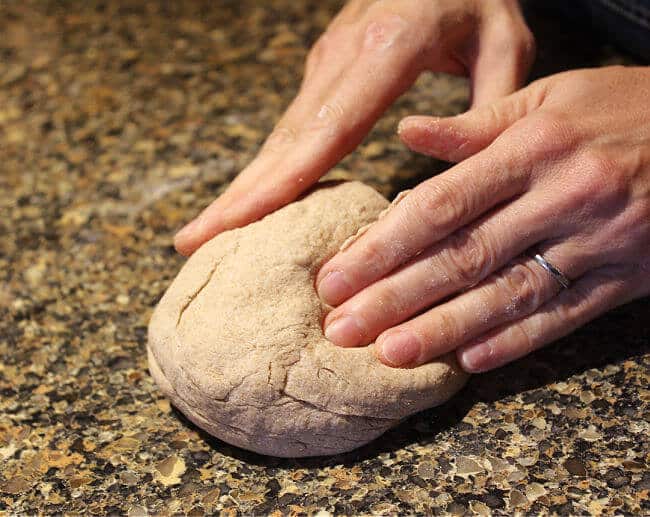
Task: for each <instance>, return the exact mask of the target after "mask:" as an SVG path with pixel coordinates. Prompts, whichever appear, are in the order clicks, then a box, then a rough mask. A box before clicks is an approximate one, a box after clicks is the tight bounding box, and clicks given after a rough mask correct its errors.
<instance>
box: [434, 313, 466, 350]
mask: <svg viewBox="0 0 650 517" xmlns="http://www.w3.org/2000/svg"><path fill="white" fill-rule="evenodd" d="M436 320H437V321H436V322H435V325H434V326H433V328H435V329H436V334H437V340H436V341H437V343H440V344H442V345H443V346H444V348H450V347H454V346H456V345H460V344H461V343H460V340H461V338H462V332H461V331H460V326H459V324H458V320H457V319H456V318H455V317H454V316H452V315H451V314H449V312H448V311H446V310H442V309H441V310H440V311H439V312H438V315H437V318H436Z"/></svg>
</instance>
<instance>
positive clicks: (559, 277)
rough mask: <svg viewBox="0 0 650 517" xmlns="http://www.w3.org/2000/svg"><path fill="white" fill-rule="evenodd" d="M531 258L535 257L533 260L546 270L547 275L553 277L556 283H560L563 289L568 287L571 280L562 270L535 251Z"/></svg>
mask: <svg viewBox="0 0 650 517" xmlns="http://www.w3.org/2000/svg"><path fill="white" fill-rule="evenodd" d="M533 258H534V259H535V262H537V263H538V264H539V265H540V266H542V267H543V268H544V269H545V270H546V271H548V274H549V275H551V276H552V277H553V278H555V280H556V281H557V283H558V284H560V285H561V286H562V288H564V289H568V288H569V286H570V285H571V281H570V280H569V279H568V278H567V277H566V275H565V274H564V273H562V271H560V270H559V269H558V268H556V267H555V266H554V265H553V264H551V263H550V262H549V261H548V260H546V259H545V258H544V257H542V256H541V255H540V254H539V253H535V254H534V255H533Z"/></svg>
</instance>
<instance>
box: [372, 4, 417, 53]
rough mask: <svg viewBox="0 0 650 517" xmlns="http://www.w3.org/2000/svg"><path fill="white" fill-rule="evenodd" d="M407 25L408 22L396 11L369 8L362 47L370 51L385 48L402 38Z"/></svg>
mask: <svg viewBox="0 0 650 517" xmlns="http://www.w3.org/2000/svg"><path fill="white" fill-rule="evenodd" d="M377 7H379V6H377ZM408 27H409V24H408V22H407V21H406V20H405V19H404V18H402V17H401V16H400V15H398V14H396V13H391V12H386V11H385V10H383V9H377V10H374V9H370V10H369V11H368V22H367V24H366V26H365V30H364V35H363V48H364V49H365V50H370V51H376V50H386V49H388V48H390V47H392V46H393V45H394V44H395V43H396V42H397V41H398V40H402V39H404V36H405V35H406V34H407V29H408Z"/></svg>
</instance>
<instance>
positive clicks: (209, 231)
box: [174, 0, 534, 255]
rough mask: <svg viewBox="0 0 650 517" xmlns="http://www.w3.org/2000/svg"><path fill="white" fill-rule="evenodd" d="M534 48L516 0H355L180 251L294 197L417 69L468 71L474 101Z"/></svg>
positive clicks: (516, 72)
mask: <svg viewBox="0 0 650 517" xmlns="http://www.w3.org/2000/svg"><path fill="white" fill-rule="evenodd" d="M533 46H534V45H533V38H532V36H531V33H530V31H529V30H528V28H527V27H526V25H525V22H524V21H523V18H522V16H521V13H520V11H519V6H518V2H517V1H516V0H491V1H489V2H485V1H484V0H445V1H443V0H380V1H370V0H353V1H351V2H350V3H348V4H347V5H346V6H345V8H344V9H343V10H342V11H341V12H340V13H339V14H338V15H337V16H336V18H335V19H334V21H333V22H332V24H331V25H330V26H329V28H328V29H327V31H326V32H325V33H324V34H323V35H322V37H321V38H320V39H319V40H318V41H317V42H316V44H315V45H314V47H313V48H312V50H311V52H310V53H309V56H308V59H307V65H306V70H305V77H304V80H303V84H302V86H301V89H300V92H299V94H298V96H297V97H296V98H295V100H294V101H293V102H292V104H291V105H290V106H289V108H288V109H287V111H286V113H285V114H284V116H283V117H282V119H281V120H280V122H279V123H278V124H277V126H276V127H275V129H274V130H273V132H272V133H271V135H270V136H269V137H268V139H267V140H266V142H265V144H264V146H263V147H262V149H261V151H260V153H259V154H258V156H257V157H256V158H255V159H254V160H253V162H252V163H251V164H250V165H249V166H248V167H246V168H245V169H244V170H243V171H242V172H241V174H239V176H238V177H237V178H236V179H235V181H233V183H232V185H231V186H230V187H229V188H228V190H227V191H226V192H225V193H224V194H223V195H222V196H221V197H219V198H218V199H217V200H216V201H214V202H213V203H212V204H211V205H210V206H209V207H208V208H206V209H205V210H204V211H203V213H201V215H199V216H198V217H197V218H196V219H195V220H194V221H192V222H191V223H190V224H188V225H187V226H186V227H185V228H183V229H182V230H181V231H180V232H179V233H178V234H177V235H176V238H175V241H174V244H175V246H176V249H177V250H178V251H179V252H180V253H182V254H184V255H189V254H191V253H193V252H194V251H195V250H196V249H197V248H198V247H199V246H200V245H201V244H202V243H204V242H205V241H207V240H208V239H210V238H212V237H213V236H215V235H216V234H218V233H220V232H223V231H224V230H228V229H231V228H235V227H239V226H244V225H246V224H248V223H250V222H252V221H254V220H256V219H259V218H261V217H263V216H264V215H266V214H267V213H269V212H272V211H273V210H275V209H277V208H279V207H281V206H283V205H285V204H287V203H290V202H291V201H293V200H294V199H295V198H296V197H298V195H300V194H301V193H302V192H303V191H305V190H306V189H308V188H309V187H310V186H311V185H312V184H314V183H315V182H316V181H318V179H319V178H320V177H321V176H322V175H323V174H325V173H326V172H327V170H328V169H330V168H331V167H332V166H333V165H335V164H336V163H337V162H338V161H339V160H341V159H342V158H343V157H344V156H345V155H346V154H348V153H349V152H351V151H352V150H353V149H354V148H355V147H356V146H357V145H358V144H359V143H360V142H361V140H363V138H364V136H365V135H366V134H367V133H368V131H369V130H370V129H371V127H372V126H373V125H374V123H375V122H376V120H377V119H378V118H379V117H380V116H381V114H382V113H383V112H384V111H385V110H386V108H387V107H388V106H389V105H390V104H391V103H392V102H393V101H394V100H395V99H396V98H397V97H398V96H399V95H401V94H402V93H403V92H404V91H405V90H407V89H408V88H409V87H410V86H411V85H412V84H413V82H414V81H415V79H416V78H417V77H418V75H419V74H420V73H421V72H423V71H425V70H433V71H440V72H449V73H453V74H469V75H470V77H471V81H472V93H473V104H474V105H477V106H478V105H482V104H486V103H488V102H491V101H493V100H495V99H496V98H498V97H500V96H503V95H507V94H509V93H511V92H513V91H515V90H516V89H517V88H518V87H520V86H521V84H522V83H523V81H524V79H525V77H526V74H527V72H528V68H529V65H530V63H531V62H532V59H533V53H534V51H533Z"/></svg>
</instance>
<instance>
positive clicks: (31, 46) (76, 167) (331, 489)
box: [0, 0, 650, 516]
mask: <svg viewBox="0 0 650 517" xmlns="http://www.w3.org/2000/svg"><path fill="white" fill-rule="evenodd" d="M337 7H338V6H337V4H336V3H335V2H328V1H324V2H323V1H319V2H317V1H309V2H290V1H273V2H252V1H246V2H240V1H220V2H207V1H206V2H197V1H186V2H154V1H149V2H144V1H140V0H134V1H129V2H118V1H113V0H108V1H105V2H95V1H92V2H61V1H27V2H25V1H18V0H16V1H12V0H9V1H5V2H2V3H0V34H1V35H2V37H1V38H0V216H1V217H0V358H1V359H0V393H1V399H0V511H3V510H4V511H9V512H16V513H21V512H25V513H35V512H44V513H57V512H66V513H69V514H76V513H108V514H128V515H133V516H135V515H144V514H146V513H149V514H160V515H165V514H176V513H178V514H189V515H202V514H204V513H209V512H215V511H224V512H225V513H226V514H229V515H236V514H251V513H255V514H267V513H273V514H275V515H279V514H280V513H281V514H292V515H298V514H314V513H316V512H317V511H319V510H325V511H327V512H332V513H344V514H355V513H370V512H372V513H377V514H394V513H412V512H424V513H427V512H428V513H432V512H434V513H445V512H446V513H450V514H463V513H468V514H473V513H478V514H489V513H513V512H515V511H521V512H542V513H547V512H557V513H562V514H569V513H573V514H576V513H578V514H584V513H596V514H597V513H607V514H614V513H616V514H618V513H627V514H640V513H648V512H650V502H649V495H648V494H649V491H650V472H649V469H648V463H649V462H650V457H649V455H650V438H649V435H650V390H649V387H648V386H649V381H650V324H649V323H648V314H649V313H650V302H649V301H648V300H641V301H639V302H637V303H635V304H632V305H629V306H627V307H623V308H621V309H619V310H617V311H615V312H613V313H611V314H609V315H607V316H605V317H603V318H601V319H600V320H598V321H597V322H594V323H593V324H591V325H589V326H587V327H586V328H584V329H582V330H580V331H579V332H577V333H575V334H574V335H572V336H570V337H569V338H567V339H564V340H562V341H561V342H559V343H557V344H556V345H554V346H552V347H550V348H548V349H546V350H544V351H541V352H539V353H536V354H534V355H533V356H531V357H529V358H526V359H524V360H522V361H519V362H517V363H516V364H513V365H511V366H508V367H506V368H503V369H501V370H500V371H497V372H493V373H490V374H487V375H481V376H476V377H475V378H473V379H472V380H471V381H470V383H469V385H468V386H467V388H466V389H465V390H464V391H463V392H461V394H460V395H459V396H458V397H456V398H455V399H454V400H453V401H451V402H450V403H448V404H446V405H445V406H443V407H440V408H437V409H435V410H431V411H427V412H425V413H422V414H420V415H418V416H417V417H415V418H412V419H411V420H409V421H408V422H406V423H404V424H403V425H401V426H400V427H399V428H398V429H396V430H394V431H392V432H390V433H388V434H386V435H385V436H384V437H383V438H381V439H380V440H378V441H376V442H375V443H373V444H372V445H370V446H368V447H366V448H364V449H362V450H359V451H356V452H353V453H350V454H347V455H344V456H338V457H333V458H325V459H320V458H317V459H310V460H301V461H295V460H278V459H273V458H265V457H261V456H257V455H254V454H251V453H247V452H244V451H241V450H237V449H235V448H233V447H230V446H227V445H225V444H223V443H221V442H219V441H217V440H215V439H212V438H210V437H209V436H207V435H205V434H203V433H201V432H199V431H198V430H197V428H196V427H194V426H192V425H191V424H190V423H188V422H187V421H186V420H185V419H184V418H183V417H182V415H180V414H179V413H178V412H176V411H175V410H174V409H173V408H171V407H170V405H169V403H168V402H167V400H165V399H164V398H163V397H162V396H161V394H160V392H159V391H158V389H157V388H156V386H155V385H154V384H153V383H152V380H151V378H150V376H149V374H148V372H147V360H146V354H145V338H146V332H145V329H146V325H147V321H148V318H149V316H150V314H151V310H152V308H153V306H154V305H155V304H156V302H157V300H158V299H159V298H160V296H161V295H162V293H163V291H164V289H165V288H166V287H167V285H168V284H169V282H170V281H171V279H172V278H173V277H174V275H175V274H176V272H177V271H178V269H179V267H180V265H181V263H182V261H183V259H182V258H181V257H179V256H177V255H176V254H175V253H174V251H173V250H172V247H171V238H172V235H173V232H174V230H176V229H177V228H178V227H179V226H180V225H181V224H182V222H183V221H186V220H188V219H189V218H190V217H191V216H192V215H193V214H196V213H197V211H198V210H199V209H200V208H202V207H203V206H205V205H206V204H207V203H208V202H209V201H210V200H211V199H212V198H213V196H214V195H216V194H218V193H219V192H221V191H222V189H223V188H224V186H225V185H226V184H227V182H228V181H229V180H230V179H232V177H233V175H234V174H236V172H237V171H238V170H239V169H241V167H242V166H243V165H244V164H245V163H246V162H247V161H248V160H250V159H251V157H252V156H253V155H254V153H255V151H256V149H257V148H258V146H259V144H260V142H261V140H262V138H263V137H264V135H265V134H266V133H267V132H268V131H269V129H270V128H271V127H272V125H273V122H274V120H275V119H276V118H277V116H278V115H279V114H280V113H281V111H282V109H283V108H284V107H285V106H286V104H287V103H288V101H289V100H290V98H291V97H292V95H293V94H294V93H295V91H296V89H297V87H298V82H299V78H300V75H301V70H302V65H301V63H302V60H303V58H304V56H305V49H306V48H308V46H309V45H310V44H311V43H312V42H313V41H314V40H315V38H316V37H317V35H318V33H319V32H320V31H321V30H322V29H323V27H324V26H325V25H326V23H327V21H328V20H329V19H330V17H331V16H332V14H333V13H334V12H335V11H336V9H337ZM540 16H541V15H540ZM540 20H542V21H541V22H540V25H539V29H536V30H538V31H539V35H540V38H542V39H543V37H544V34H547V33H548V34H553V37H552V38H549V39H548V41H547V42H546V43H545V42H544V41H542V42H541V46H542V52H541V61H540V64H539V66H538V68H537V70H536V72H535V74H537V75H541V74H544V73H550V72H552V71H556V70H558V69H560V68H563V67H567V66H590V65H591V66H593V65H598V64H603V63H609V62H620V61H621V60H623V61H625V58H622V57H621V56H620V55H618V54H617V53H616V52H615V51H613V50H612V49H610V48H608V47H606V46H603V45H602V44H600V43H599V42H597V41H594V40H593V38H592V36H591V35H589V34H585V33H580V32H576V29H574V28H572V27H563V26H561V25H558V24H557V22H551V23H546V25H544V22H543V16H542V17H541V18H540ZM466 99H467V89H466V85H465V83H464V82H463V81H462V80H459V79H451V78H448V77H442V76H435V77H431V76H429V77H425V78H423V79H422V80H421V81H419V83H418V85H417V87H416V88H415V89H414V90H413V91H412V92H411V93H409V94H408V95H407V96H405V97H404V98H403V99H402V100H401V101H400V102H399V103H398V104H397V105H396V106H395V107H394V108H393V109H391V111H390V113H389V114H388V115H387V116H386V117H385V118H383V119H382V121H381V122H380V123H379V124H378V126H377V128H376V129H375V131H374V132H373V134H372V136H371V138H369V139H368V140H367V141H366V143H365V144H364V145H363V146H362V147H361V148H360V150H359V151H358V152H356V153H354V154H353V155H352V156H351V157H350V158H348V159H347V160H345V161H344V162H343V163H342V164H341V165H340V166H339V167H337V168H336V169H335V170H334V171H333V172H332V173H331V176H332V177H338V178H356V179H361V180H363V181H365V182H367V183H369V184H371V185H373V186H374V187H375V188H377V189H379V190H380V191H382V192H383V193H384V194H387V195H393V194H394V193H395V192H397V191H399V190H402V189H403V188H405V187H407V186H410V185H412V184H413V183H415V182H417V181H418V180H420V179H422V178H423V177H425V176H426V175H427V174H431V173H432V172H433V171H436V170H440V169H441V167H442V164H438V163H434V162H431V161H429V160H426V159H422V158H417V157H415V156H414V155H412V154H410V153H408V152H406V151H405V150H404V149H403V147H402V146H401V145H400V144H399V142H398V141H397V140H396V138H395V136H394V128H395V125H396V121H397V120H398V119H399V117H400V116H402V115H404V114H407V113H416V112H417V113H427V112H432V113H436V114H450V113H454V112H457V111H459V110H462V109H463V107H464V106H465V103H466Z"/></svg>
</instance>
